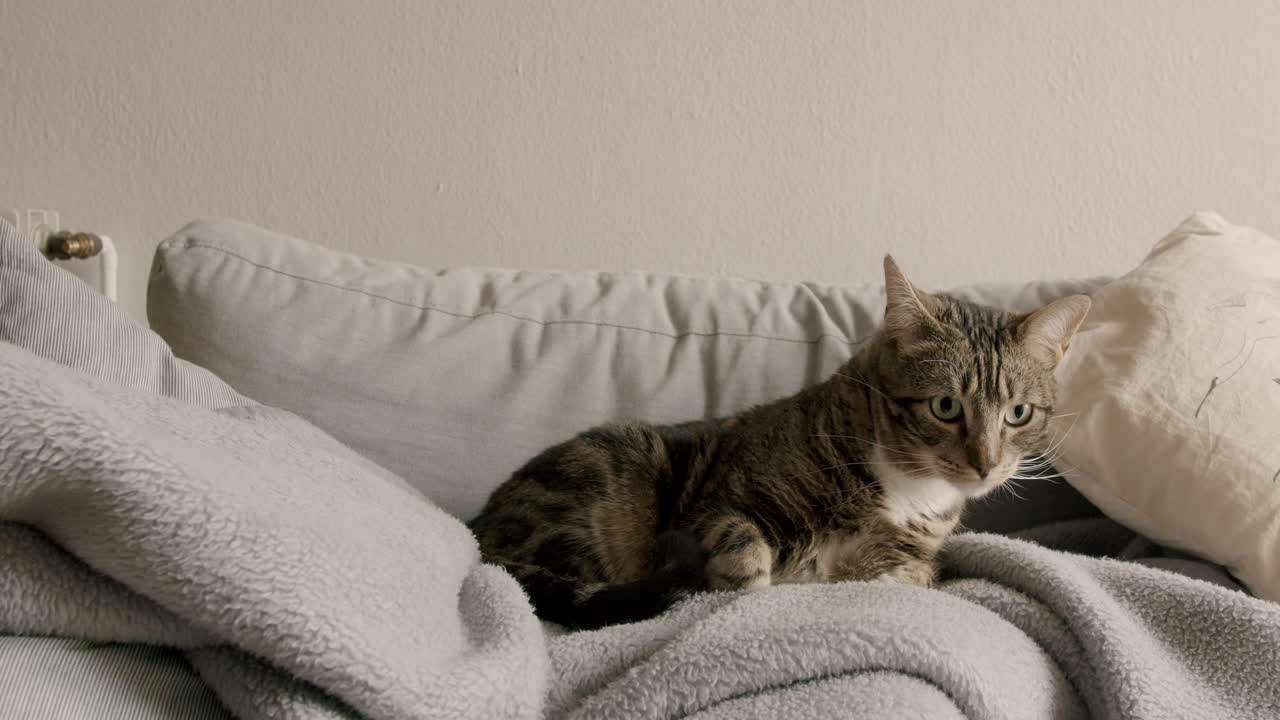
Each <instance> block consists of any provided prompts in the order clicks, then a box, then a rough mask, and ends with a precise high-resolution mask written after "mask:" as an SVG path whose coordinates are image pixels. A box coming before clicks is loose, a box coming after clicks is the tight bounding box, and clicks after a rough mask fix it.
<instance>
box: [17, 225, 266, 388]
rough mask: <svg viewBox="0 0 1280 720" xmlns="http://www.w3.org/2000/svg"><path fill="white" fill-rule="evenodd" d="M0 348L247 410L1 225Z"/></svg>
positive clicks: (209, 375) (217, 382)
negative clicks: (9, 345)
mask: <svg viewBox="0 0 1280 720" xmlns="http://www.w3.org/2000/svg"><path fill="white" fill-rule="evenodd" d="M0 341H4V342H10V343H13V344H15V345H18V346H20V347H24V348H26V349H27V350H30V351H31V352H33V353H35V354H36V355H39V356H41V357H44V358H48V359H50V360H53V361H54V362H57V363H60V364H62V365H66V366H67V367H72V368H76V369H78V370H84V371H86V372H90V373H93V374H94V375H97V376H99V377H103V378H106V379H108V380H111V381H113V382H118V383H121V384H124V385H129V386H131V387H136V388H143V389H146V390H151V391H153V392H158V393H163V394H165V395H169V396H171V397H177V398H181V399H183V400H186V401H188V402H193V403H196V404H198V405H204V406H207V407H220V406H235V405H247V404H249V403H250V401H249V400H247V399H245V398H244V397H242V396H241V395H239V394H238V393H236V392H235V391H234V390H232V389H231V387H230V386H228V385H227V384H226V383H223V382H222V381H220V380H218V378H216V377H214V376H213V374H212V373H210V372H209V371H207V370H204V369H202V368H199V367H196V366H194V365H192V364H191V363H188V362H186V361H185V360H179V359H178V358H175V357H174V356H173V352H172V351H171V350H170V349H169V345H168V344H167V343H165V341H164V340H162V339H160V338H159V337H158V336H157V335H156V334H155V333H153V332H151V331H150V330H148V329H147V328H145V327H143V326H141V325H139V324H137V323H136V322H134V320H133V319H132V318H130V317H129V315H128V314H127V313H125V312H123V311H121V310H120V309H119V308H117V307H115V303H113V302H111V301H110V300H108V299H107V298H106V296H104V295H102V294H101V293H99V292H97V291H96V290H94V289H93V288H92V287H90V286H89V285H87V284H85V283H84V282H82V281H81V280H80V279H79V278H77V277H76V276H74V275H72V274H71V273H69V272H66V271H64V270H62V269H61V268H59V267H57V265H56V264H54V263H52V262H50V261H49V260H47V259H45V257H44V256H43V255H41V254H40V253H39V252H38V251H36V249H35V247H34V246H33V245H32V243H30V242H28V241H27V240H26V239H25V238H23V237H22V236H21V235H20V234H19V233H18V231H17V230H16V229H15V228H14V227H13V225H11V224H9V222H8V221H7V220H4V219H3V218H0Z"/></svg>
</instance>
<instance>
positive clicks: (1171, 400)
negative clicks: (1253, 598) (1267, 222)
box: [1058, 213, 1280, 601]
mask: <svg viewBox="0 0 1280 720" xmlns="http://www.w3.org/2000/svg"><path fill="white" fill-rule="evenodd" d="M1060 373H1061V376H1060V377H1061V382H1062V385H1061V389H1060V395H1059V403H1058V411H1059V412H1060V413H1062V414H1064V415H1069V414H1070V413H1079V414H1078V415H1076V416H1074V417H1068V418H1064V419H1063V420H1061V421H1059V422H1061V423H1062V424H1063V426H1064V427H1062V428H1059V431H1060V432H1062V433H1063V434H1064V437H1063V438H1062V439H1061V445H1060V449H1061V456H1062V460H1064V461H1065V463H1060V466H1061V465H1062V464H1065V465H1067V466H1069V467H1070V468H1071V470H1072V471H1073V472H1072V473H1071V482H1072V483H1073V484H1074V485H1075V486H1076V487H1077V488H1078V489H1079V490H1080V491H1081V492H1082V493H1084V494H1085V495H1086V496H1087V497H1088V498H1089V499H1090V500H1092V501H1093V502H1094V503H1095V504H1096V505H1098V507H1100V508H1101V509H1102V510H1103V511H1104V512H1106V513H1107V514H1108V515H1110V516H1111V517H1113V518H1115V519H1116V520H1119V521H1120V522H1123V523H1125V524H1126V525H1129V526H1130V527H1132V528H1134V529H1135V530H1138V531H1139V532H1142V533H1144V534H1146V535H1148V536H1149V537H1151V538H1153V539H1154V540H1156V541H1158V542H1161V543H1163V544H1166V545H1172V546H1174V547H1178V548H1182V549H1184V550H1187V551H1190V552H1193V553H1196V554H1199V555H1202V556H1204V557H1207V558H1209V559H1211V560H1213V561H1215V562H1218V563H1220V564H1222V565H1225V566H1226V567H1227V568H1228V569H1229V570H1231V572H1232V573H1233V574H1234V575H1236V577H1238V578H1239V579H1240V580H1242V581H1243V582H1244V583H1245V584H1246V585H1248V586H1249V588H1250V589H1251V590H1252V591H1253V592H1254V593H1255V594H1257V595H1258V596H1260V597H1265V598H1268V599H1271V600H1277V601H1280V242H1277V241H1276V240H1274V239H1272V238H1270V237H1267V236H1266V235H1264V234H1262V233H1260V232H1258V231H1257V230H1253V229H1250V228H1245V227H1238V226H1234V225H1231V224H1230V223H1228V222H1226V221H1225V220H1223V219H1222V218H1221V217H1219V216H1218V215H1215V214H1213V213H1198V214H1196V215H1193V216H1192V217H1190V218H1188V219H1187V220H1186V221H1184V222H1183V223H1182V224H1181V225H1179V226H1178V228H1177V229H1176V230H1174V231H1173V232H1172V233H1170V234H1169V235H1168V236H1167V237H1165V238H1164V239H1163V240H1161V241H1160V242H1159V243H1157V244H1156V246H1155V248H1154V249H1152V251H1151V253H1150V254H1149V255H1148V256H1147V257H1146V259H1145V260H1143V261H1142V263H1141V264H1140V265H1139V266H1138V267H1137V268H1136V269H1134V270H1133V271H1132V272H1130V273H1129V274H1127V275H1125V276H1124V277H1122V278H1120V279H1118V280H1116V281H1114V282H1112V283H1110V284H1108V285H1106V286H1104V287H1103V288H1101V289H1100V290H1098V291H1097V292H1096V293H1094V294H1093V309H1092V310H1091V311H1090V313H1089V316H1088V318H1087V319H1086V320H1085V322H1084V324H1083V326H1081V328H1080V330H1079V332H1078V333H1077V334H1076V336H1075V339H1074V340H1073V341H1072V343H1071V349H1070V352H1068V353H1067V356H1066V359H1065V361H1064V362H1063V364H1062V366H1061V368H1060ZM1068 428H1070V430H1069V431H1067V430H1068Z"/></svg>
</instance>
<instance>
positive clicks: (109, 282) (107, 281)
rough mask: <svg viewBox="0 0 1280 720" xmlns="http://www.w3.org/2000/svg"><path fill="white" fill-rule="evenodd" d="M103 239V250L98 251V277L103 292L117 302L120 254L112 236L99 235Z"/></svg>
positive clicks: (109, 298)
mask: <svg viewBox="0 0 1280 720" xmlns="http://www.w3.org/2000/svg"><path fill="white" fill-rule="evenodd" d="M98 237H99V238H100V239H101V240H102V252H100V253H98V262H99V263H100V264H99V265H98V279H99V283H98V284H99V285H101V286H102V294H103V295H106V296H107V299H108V300H110V301H112V302H116V301H117V299H118V298H117V297H116V271H117V268H118V265H119V256H117V255H116V246H115V243H113V242H111V238H109V237H107V236H106V235H99V236H98Z"/></svg>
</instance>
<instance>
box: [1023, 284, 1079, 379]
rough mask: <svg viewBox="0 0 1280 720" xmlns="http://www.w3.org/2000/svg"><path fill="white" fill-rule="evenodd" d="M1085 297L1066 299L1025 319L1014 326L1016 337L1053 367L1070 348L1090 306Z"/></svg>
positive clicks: (1055, 302)
mask: <svg viewBox="0 0 1280 720" xmlns="http://www.w3.org/2000/svg"><path fill="white" fill-rule="evenodd" d="M1092 304H1093V303H1092V301H1091V300H1089V296H1088V295H1070V296H1068V297H1064V298H1062V299H1061V300H1055V301H1053V302H1051V303H1049V304H1048V305H1045V306H1044V307H1042V308H1040V309H1039V310H1036V311H1035V312H1033V313H1030V314H1029V315H1027V316H1026V317H1025V318H1024V319H1023V320H1022V322H1021V323H1019V324H1018V332H1019V336H1020V337H1021V338H1022V341H1023V342H1024V343H1026V344H1027V345H1028V346H1029V347H1030V348H1032V349H1033V350H1034V351H1036V352H1039V353H1041V355H1042V357H1044V358H1045V359H1047V360H1049V362H1050V363H1052V364H1053V365H1055V366H1056V365H1057V364H1058V362H1059V361H1060V360H1062V355H1063V353H1065V352H1066V351H1067V348H1068V347H1069V346H1070V345H1071V338H1072V336H1074V335H1075V334H1076V330H1078V329H1079V328H1080V323H1082V322H1084V316H1085V315H1088V314H1089V306H1090V305H1092Z"/></svg>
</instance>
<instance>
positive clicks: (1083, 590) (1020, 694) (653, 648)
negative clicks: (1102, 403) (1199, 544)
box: [550, 519, 1280, 720]
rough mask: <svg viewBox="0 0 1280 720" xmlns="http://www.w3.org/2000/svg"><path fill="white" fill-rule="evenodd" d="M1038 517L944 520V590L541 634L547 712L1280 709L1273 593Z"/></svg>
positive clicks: (798, 596)
mask: <svg viewBox="0 0 1280 720" xmlns="http://www.w3.org/2000/svg"><path fill="white" fill-rule="evenodd" d="M1033 535H1034V537H1035V539H1036V540H1038V541H1039V542H1038V543H1032V542H1029V541H1027V540H1025V539H1015V538H1009V537H1003V536H999V535H992V534H985V533H966V534H963V535H959V536H956V537H953V538H951V539H950V540H949V541H948V542H947V543H946V545H945V546H944V549H943V552H942V556H941V561H942V564H943V567H944V581H943V582H942V584H941V586H940V591H939V590H924V589H920V588H915V587H907V586H900V585H889V584H881V583H859V582H851V583H841V584H837V585H782V586H775V587H770V588H766V589H763V590H757V591H751V592H745V593H737V594H719V595H704V596H697V597H694V598H692V599H690V600H689V601H687V602H686V603H684V604H682V605H680V606H678V607H676V608H675V609H673V610H672V611H671V612H669V613H668V614H666V615H664V616H662V617H659V618H656V619H654V620H651V621H648V622H644V623H638V624H635V625H628V626H617V627H611V628H605V629H602V630H598V631H593V632H587V633H576V634H564V635H559V636H556V637H553V638H552V640H551V654H552V658H553V663H554V665H553V666H554V668H555V676H556V677H557V678H558V684H556V685H555V686H554V687H553V691H552V693H551V695H550V703H551V708H552V713H551V714H552V715H553V716H565V717H574V718H666V717H685V716H692V717H704V716H705V717H794V718H809V717H812V718H826V717H859V718H861V717H866V718H879V717H895V718H896V717H908V718H909V717H938V718H946V717H967V718H1026V719H1027V720H1043V718H1090V717H1092V718H1150V719H1152V720H1154V719H1157V718H1158V719H1161V720H1164V719H1167V718H1259V719H1261V718H1274V717H1277V716H1280V683H1277V682H1276V681H1275V667H1276V664H1277V663H1278V662H1280V605H1276V604H1275V603H1270V602H1267V601H1265V600H1260V599H1258V598H1254V597H1251V596H1249V595H1246V594H1245V593H1242V592H1239V591H1235V590H1231V589H1227V588H1224V587H1220V586H1218V585H1214V584H1209V583H1205V582H1202V581H1200V580H1196V579H1193V578H1189V577H1184V576H1181V575H1177V574H1174V573H1170V572H1166V571H1164V570H1157V569H1153V568H1150V567H1146V566H1144V565H1141V564H1139V563H1135V562H1128V561H1125V559H1127V558H1130V557H1132V556H1133V555H1135V554H1141V553H1143V552H1148V551H1150V550H1152V548H1153V546H1152V545H1151V543H1150V542H1148V541H1145V540H1143V539H1141V538H1137V537H1136V536H1135V535H1134V533H1133V532H1132V531H1130V530H1127V529H1125V528H1123V527H1121V526H1119V525H1117V524H1115V523H1114V522H1113V521H1110V520H1105V519H1094V520H1080V521H1072V522H1068V523H1060V524H1051V525H1045V526H1040V527H1038V528H1036V529H1035V530H1034V532H1033ZM1071 550H1074V551H1077V552H1068V551H1071ZM907 678H912V679H913V680H911V681H908V680H907Z"/></svg>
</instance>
